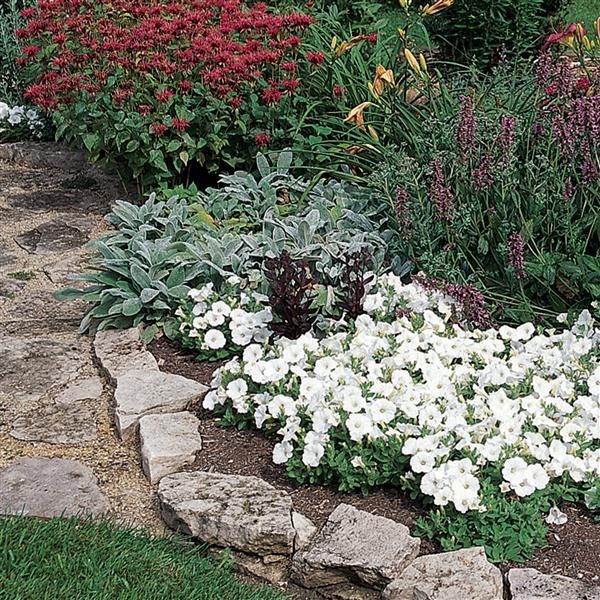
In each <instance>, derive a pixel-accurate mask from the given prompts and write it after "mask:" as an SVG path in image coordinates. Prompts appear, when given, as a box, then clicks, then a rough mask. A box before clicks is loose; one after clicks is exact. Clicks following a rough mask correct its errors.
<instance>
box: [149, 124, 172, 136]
mask: <svg viewBox="0 0 600 600" xmlns="http://www.w3.org/2000/svg"><path fill="white" fill-rule="evenodd" d="M167 129H168V127H167V126H166V125H165V124H164V123H152V125H150V131H151V132H152V133H153V134H154V135H155V136H156V137H161V136H162V135H164V134H165V132H166V131H167Z"/></svg>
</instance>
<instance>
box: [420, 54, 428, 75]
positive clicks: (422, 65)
mask: <svg viewBox="0 0 600 600" xmlns="http://www.w3.org/2000/svg"><path fill="white" fill-rule="evenodd" d="M419 64H420V65H421V68H422V69H423V71H425V72H426V73H429V69H428V68H427V61H426V60H425V56H423V53H422V52H421V53H420V54H419Z"/></svg>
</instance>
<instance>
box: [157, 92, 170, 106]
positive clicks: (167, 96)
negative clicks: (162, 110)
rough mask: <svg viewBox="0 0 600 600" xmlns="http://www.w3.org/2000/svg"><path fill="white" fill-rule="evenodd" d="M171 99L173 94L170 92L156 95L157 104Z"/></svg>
mask: <svg viewBox="0 0 600 600" xmlns="http://www.w3.org/2000/svg"><path fill="white" fill-rule="evenodd" d="M172 97H173V92H172V91H171V90H161V91H160V92H157V93H156V99H157V100H158V101H159V102H163V103H166V102H168V101H169V100H170V99H171V98H172Z"/></svg>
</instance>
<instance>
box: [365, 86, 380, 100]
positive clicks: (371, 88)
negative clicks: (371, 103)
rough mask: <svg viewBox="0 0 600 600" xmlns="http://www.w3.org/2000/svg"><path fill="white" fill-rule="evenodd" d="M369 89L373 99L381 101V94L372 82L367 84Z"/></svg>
mask: <svg viewBox="0 0 600 600" xmlns="http://www.w3.org/2000/svg"><path fill="white" fill-rule="evenodd" d="M367 87H368V88H369V91H370V92H371V94H373V97H374V98H375V99H376V100H379V96H380V94H379V93H378V92H377V90H376V89H375V86H374V85H373V84H372V83H371V82H369V83H367Z"/></svg>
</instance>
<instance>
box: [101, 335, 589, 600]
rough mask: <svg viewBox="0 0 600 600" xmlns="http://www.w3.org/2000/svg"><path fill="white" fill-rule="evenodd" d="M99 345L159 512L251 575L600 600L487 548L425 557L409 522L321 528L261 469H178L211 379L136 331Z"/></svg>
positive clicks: (487, 599)
mask: <svg viewBox="0 0 600 600" xmlns="http://www.w3.org/2000/svg"><path fill="white" fill-rule="evenodd" d="M94 349H95V353H96V357H97V358H98V361H99V362H100V365H101V366H102V368H103V369H104V370H105V372H106V373H107V375H108V377H109V379H110V380H111V382H112V384H113V386H114V400H115V422H116V425H117V430H118V432H119V435H120V436H121V437H124V436H129V435H133V434H135V433H136V432H139V436H140V442H141V463H142V467H143V469H144V472H145V474H146V476H147V477H148V479H149V480H150V482H151V483H158V491H157V494H158V499H159V502H160V508H161V516H162V518H163V520H164V521H165V522H166V524H167V525H168V526H169V527H170V528H172V529H174V530H176V531H180V532H183V533H186V534H190V535H192V536H194V537H196V538H198V539H199V540H201V541H203V542H207V543H209V544H211V545H212V546H215V547H216V548H217V549H218V548H225V547H227V548H230V549H231V555H232V558H233V560H234V562H235V564H236V566H237V568H238V569H239V570H240V571H242V572H244V573H248V574H252V575H255V576H258V577H260V578H262V579H265V580H267V581H269V582H270V583H280V584H284V583H286V582H288V581H291V582H293V583H294V584H296V585H299V586H301V587H304V588H306V589H309V590H311V591H314V592H317V593H318V594H320V595H321V596H322V597H325V598H334V599H340V600H362V599H366V600H368V599H370V598H373V599H375V598H383V599H385V600H502V599H503V598H504V597H505V595H504V594H505V593H506V594H507V595H508V597H510V598H512V599H513V600H600V586H591V585H588V584H585V583H582V582H580V581H578V580H576V579H571V578H568V577H562V576H554V575H544V574H542V573H540V572H539V571H537V570H535V569H511V570H510V571H509V572H508V575H507V577H506V582H504V581H503V577H502V573H501V572H500V570H499V569H498V568H497V567H496V566H494V565H492V564H491V563H489V562H488V560H487V558H486V555H485V551H484V549H483V548H468V549H464V550H457V551H454V552H445V553H441V554H430V555H422V556H419V548H420V540H419V538H415V537H412V536H411V535H410V532H409V530H408V528H407V527H406V526H404V525H402V524H400V523H397V522H395V521H392V520H391V519H387V518H384V517H380V516H376V515H373V514H371V513H368V512H366V511H362V510H358V509H356V508H354V507H352V506H349V505H347V504H340V505H339V506H338V507H337V508H336V509H335V510H334V511H333V512H332V513H331V515H330V516H329V518H328V520H327V522H326V523H325V525H324V526H323V527H322V528H321V529H320V530H319V531H317V528H316V527H315V526H314V525H313V523H311V521H310V520H309V519H307V518H306V517H305V516H303V515H301V514H300V513H297V512H295V511H294V508H293V503H292V499H291V496H290V495H289V494H288V493H287V492H285V491H282V490H278V489H276V488H275V487H273V486H272V485H270V484H269V483H267V482H265V481H263V480H262V479H259V478H258V477H247V476H241V475H225V474H220V473H213V472H206V471H191V472H185V471H184V472H180V470H181V469H183V468H184V467H186V466H188V465H190V464H191V463H193V461H194V456H195V453H196V452H197V451H199V450H200V449H201V447H202V444H201V439H200V434H199V432H198V426H199V424H200V422H199V421H198V419H197V418H196V417H195V416H194V415H192V414H191V413H189V412H187V411H186V409H187V408H188V406H189V405H190V404H191V403H192V402H194V401H196V400H198V399H199V397H200V396H202V395H203V394H204V393H205V392H206V390H207V388H206V386H203V385H201V384H199V383H197V382H195V381H192V380H190V379H186V378H185V377H181V376H178V375H172V374H168V373H162V372H161V371H160V369H159V367H158V364H157V363H156V360H155V358H154V356H153V355H152V354H151V353H150V352H148V351H147V350H146V349H145V347H144V346H143V344H142V342H141V341H140V339H139V332H138V330H137V329H130V330H126V331H107V332H100V333H98V334H97V335H96V338H95V340H94Z"/></svg>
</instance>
